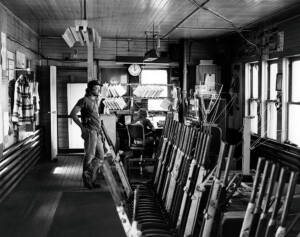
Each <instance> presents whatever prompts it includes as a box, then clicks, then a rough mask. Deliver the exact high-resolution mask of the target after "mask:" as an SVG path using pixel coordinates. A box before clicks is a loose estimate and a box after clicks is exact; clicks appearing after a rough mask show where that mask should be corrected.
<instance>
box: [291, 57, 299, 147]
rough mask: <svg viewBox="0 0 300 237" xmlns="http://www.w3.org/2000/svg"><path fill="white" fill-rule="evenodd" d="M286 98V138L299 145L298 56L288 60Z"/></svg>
mask: <svg viewBox="0 0 300 237" xmlns="http://www.w3.org/2000/svg"><path fill="white" fill-rule="evenodd" d="M289 75H290V81H289V100H288V140H289V141H290V142H292V143H295V144H297V145H298V146H300V133H299V121H300V93H299V91H300V80H299V77H300V58H294V59H291V61H290V73H289Z"/></svg>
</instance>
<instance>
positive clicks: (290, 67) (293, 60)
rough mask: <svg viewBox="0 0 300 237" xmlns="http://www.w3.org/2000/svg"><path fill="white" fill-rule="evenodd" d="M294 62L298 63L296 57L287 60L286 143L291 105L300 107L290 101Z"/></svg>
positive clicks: (299, 59) (298, 103)
mask: <svg viewBox="0 0 300 237" xmlns="http://www.w3.org/2000/svg"><path fill="white" fill-rule="evenodd" d="M295 61H300V57H299V56H297V57H290V58H289V62H288V73H289V75H288V91H287V93H288V96H287V98H288V100H287V111H286V113H287V115H286V116H287V121H286V123H287V124H286V140H287V141H290V138H289V136H290V129H289V127H290V126H289V125H290V124H289V121H290V106H291V105H299V106H300V101H299V102H293V101H292V96H293V95H292V91H293V73H292V71H293V62H295ZM297 147H298V148H300V144H297Z"/></svg>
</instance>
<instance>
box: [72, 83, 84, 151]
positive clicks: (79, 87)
mask: <svg viewBox="0 0 300 237" xmlns="http://www.w3.org/2000/svg"><path fill="white" fill-rule="evenodd" d="M85 89H86V83H68V84H67V92H68V93H67V101H68V114H70V112H71V110H72V109H73V107H74V105H75V104H76V103H77V101H78V100H79V99H80V98H82V97H83V95H84V93H85ZM68 130H69V149H83V148H84V144H83V140H82V139H81V130H80V128H79V127H78V125H77V124H76V123H75V122H74V121H73V120H72V119H71V118H69V119H68Z"/></svg>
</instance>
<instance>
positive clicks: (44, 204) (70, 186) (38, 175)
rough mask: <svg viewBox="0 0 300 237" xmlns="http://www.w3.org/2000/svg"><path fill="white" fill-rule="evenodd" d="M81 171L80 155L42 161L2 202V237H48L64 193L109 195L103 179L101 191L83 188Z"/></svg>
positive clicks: (99, 189) (0, 231)
mask: <svg viewBox="0 0 300 237" xmlns="http://www.w3.org/2000/svg"><path fill="white" fill-rule="evenodd" d="M81 172H82V157H81V156H79V155H77V156H60V157H58V161H57V162H48V163H46V162H39V163H38V164H37V165H36V166H35V167H34V168H33V169H32V170H31V171H30V172H29V173H28V174H27V175H26V176H25V178H24V179H23V180H22V181H21V183H20V184H19V185H18V186H17V187H16V188H15V189H14V190H13V191H12V192H11V194H10V195H9V196H8V197H7V198H6V199H5V200H4V201H3V202H2V203H0V236H1V237H17V236H22V237H27V236H28V237H47V236H48V233H49V230H50V229H51V224H52V222H53V218H54V216H55V213H56V210H57V207H58V205H59V202H60V200H61V196H62V194H63V193H66V192H83V193H86V195H89V193H91V192H93V193H94V192H97V193H98V192H100V193H101V192H105V193H107V192H108V187H107V186H106V184H105V182H104V180H100V181H99V182H100V184H101V187H100V188H98V189H93V190H88V189H86V188H85V187H83V183H82V179H81ZM83 196H84V195H83ZM110 201H111V200H110ZM91 211H92V210H91ZM112 211H115V210H112ZM120 225H121V224H120ZM100 236H101V235H100ZM72 237H74V236H72Z"/></svg>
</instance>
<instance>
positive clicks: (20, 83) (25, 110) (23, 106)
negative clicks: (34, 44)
mask: <svg viewBox="0 0 300 237" xmlns="http://www.w3.org/2000/svg"><path fill="white" fill-rule="evenodd" d="M31 97H32V95H31V89H30V86H29V83H28V80H27V78H26V77H24V76H23V75H21V76H20V77H19V78H18V79H17V81H16V84H15V92H14V106H13V113H12V122H14V123H17V124H18V125H24V124H32V123H33V119H34V111H33V103H32V99H31Z"/></svg>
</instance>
